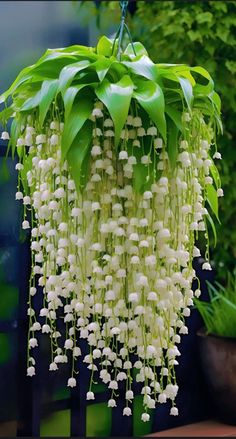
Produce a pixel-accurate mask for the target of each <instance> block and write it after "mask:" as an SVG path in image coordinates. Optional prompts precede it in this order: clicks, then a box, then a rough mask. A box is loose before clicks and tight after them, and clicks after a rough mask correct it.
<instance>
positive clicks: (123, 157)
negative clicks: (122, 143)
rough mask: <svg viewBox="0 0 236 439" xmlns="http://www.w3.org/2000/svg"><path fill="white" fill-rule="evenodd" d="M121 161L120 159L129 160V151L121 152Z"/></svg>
mask: <svg viewBox="0 0 236 439" xmlns="http://www.w3.org/2000/svg"><path fill="white" fill-rule="evenodd" d="M119 159H120V160H127V159H128V153H127V151H120V152H119Z"/></svg>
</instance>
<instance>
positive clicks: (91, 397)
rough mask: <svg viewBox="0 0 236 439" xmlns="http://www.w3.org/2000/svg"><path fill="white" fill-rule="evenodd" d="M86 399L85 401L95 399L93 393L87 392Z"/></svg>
mask: <svg viewBox="0 0 236 439" xmlns="http://www.w3.org/2000/svg"><path fill="white" fill-rule="evenodd" d="M86 399H87V401H89V400H90V399H95V396H94V393H93V392H87V394H86Z"/></svg>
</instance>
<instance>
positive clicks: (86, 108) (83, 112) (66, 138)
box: [61, 98, 93, 159]
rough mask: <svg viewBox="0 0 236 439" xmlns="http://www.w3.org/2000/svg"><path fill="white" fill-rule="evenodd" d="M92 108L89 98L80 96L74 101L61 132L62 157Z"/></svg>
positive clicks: (65, 154)
mask: <svg viewBox="0 0 236 439" xmlns="http://www.w3.org/2000/svg"><path fill="white" fill-rule="evenodd" d="M92 109H93V103H92V101H91V100H90V99H85V98H81V99H78V100H76V101H75V102H74V104H73V106H72V109H71V112H70V114H69V117H68V119H67V121H66V122H65V127H64V130H63V134H62V142H61V152H62V159H64V158H65V157H66V156H67V153H68V151H69V149H70V147H71V144H72V142H73V141H74V139H75V137H76V135H77V134H78V132H79V131H80V129H81V128H82V126H83V125H84V123H85V121H86V120H87V119H88V118H89V116H90V115H91V113H92Z"/></svg>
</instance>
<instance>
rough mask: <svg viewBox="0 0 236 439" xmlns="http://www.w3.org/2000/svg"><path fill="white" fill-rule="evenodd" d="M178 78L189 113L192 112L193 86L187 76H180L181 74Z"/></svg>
mask: <svg viewBox="0 0 236 439" xmlns="http://www.w3.org/2000/svg"><path fill="white" fill-rule="evenodd" d="M178 80H179V82H180V85H181V88H182V91H183V94H184V97H185V101H186V104H187V106H188V109H189V111H190V113H191V112H192V103H193V88H192V85H191V83H190V81H189V80H188V79H187V78H182V77H181V76H178Z"/></svg>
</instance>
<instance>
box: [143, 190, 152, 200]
mask: <svg viewBox="0 0 236 439" xmlns="http://www.w3.org/2000/svg"><path fill="white" fill-rule="evenodd" d="M151 198H152V193H151V192H150V191H146V192H144V194H143V199H144V200H150V199H151Z"/></svg>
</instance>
